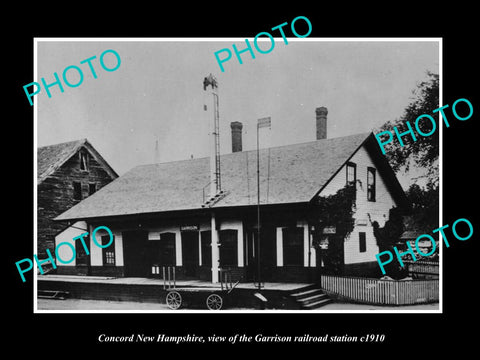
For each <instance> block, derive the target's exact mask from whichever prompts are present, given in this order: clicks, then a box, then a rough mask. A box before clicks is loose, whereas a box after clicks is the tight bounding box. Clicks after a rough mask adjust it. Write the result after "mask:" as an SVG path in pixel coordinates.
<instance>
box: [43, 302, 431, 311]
mask: <svg viewBox="0 0 480 360" xmlns="http://www.w3.org/2000/svg"><path fill="white" fill-rule="evenodd" d="M37 309H38V310H39V311H42V310H46V311H49V310H60V311H68V310H72V311H77V310H81V311H88V310H95V311H102V310H103V311H104V310H109V311H110V310H120V311H132V310H133V311H171V310H170V309H169V308H168V306H167V305H166V304H159V303H142V302H133V301H106V300H82V299H66V300H50V299H38V302H37ZM205 310H206V309H205ZM226 310H239V311H242V310H254V309H246V308H228V309H226ZM319 310H321V311H323V310H325V311H339V312H340V311H342V310H346V311H348V310H352V311H364V310H372V311H377V310H382V311H392V312H396V311H409V310H413V311H435V310H439V304H438V303H433V304H422V305H410V306H399V307H389V306H376V305H363V304H346V303H332V304H327V305H325V306H323V307H322V308H320V309H319ZM258 311H261V310H258ZM278 311H279V312H282V310H278Z"/></svg>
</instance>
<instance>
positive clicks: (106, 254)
mask: <svg viewBox="0 0 480 360" xmlns="http://www.w3.org/2000/svg"><path fill="white" fill-rule="evenodd" d="M109 242H110V235H103V236H102V246H106V245H107V244H108V243H109ZM102 257H103V265H108V266H115V236H114V237H113V241H112V243H111V244H110V245H109V246H107V247H105V248H102Z"/></svg>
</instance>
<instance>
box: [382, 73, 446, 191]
mask: <svg viewBox="0 0 480 360" xmlns="http://www.w3.org/2000/svg"><path fill="white" fill-rule="evenodd" d="M412 94H413V100H412V102H411V103H410V104H409V105H408V106H407V108H406V109H405V111H404V113H403V115H402V116H401V117H400V118H399V119H396V120H394V121H387V122H386V123H385V124H384V125H383V126H382V127H381V128H380V130H381V131H393V127H394V126H397V129H398V131H399V132H400V133H402V132H404V131H406V130H408V128H407V126H406V125H405V124H406V122H407V121H408V122H409V123H410V125H411V126H412V128H413V129H414V128H415V120H416V119H417V117H419V116H420V115H423V114H427V115H430V116H432V117H433V118H434V119H435V122H436V126H437V128H436V130H435V132H434V133H433V134H432V135H431V136H426V137H425V136H421V135H417V134H416V138H417V141H413V139H411V138H405V137H403V138H402V139H405V141H404V146H400V145H398V146H387V147H386V149H385V151H386V156H387V158H388V160H389V162H390V165H391V166H392V168H393V170H394V171H395V172H398V171H399V170H400V169H402V168H404V169H405V171H406V172H408V171H409V170H410V168H411V166H412V165H414V166H416V167H419V168H424V169H426V174H425V176H426V177H427V183H431V184H433V185H434V186H438V156H439V127H440V126H442V125H441V124H442V123H440V121H439V113H438V112H437V113H433V110H435V109H437V108H438V107H439V106H440V105H439V76H438V74H434V73H432V72H429V71H427V80H425V81H422V82H420V83H419V84H418V86H417V88H416V89H414V90H413V91H412ZM418 126H419V129H420V130H421V131H422V133H429V132H430V131H431V130H432V126H433V125H432V124H431V122H430V121H428V120H427V119H424V120H421V121H419V122H418Z"/></svg>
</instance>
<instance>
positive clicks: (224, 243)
mask: <svg viewBox="0 0 480 360" xmlns="http://www.w3.org/2000/svg"><path fill="white" fill-rule="evenodd" d="M237 233H238V231H237V230H221V231H220V266H222V267H223V266H237V236H238V235H237Z"/></svg>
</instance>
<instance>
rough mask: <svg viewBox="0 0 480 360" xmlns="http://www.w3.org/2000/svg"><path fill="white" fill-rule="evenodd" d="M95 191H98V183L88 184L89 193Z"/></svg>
mask: <svg viewBox="0 0 480 360" xmlns="http://www.w3.org/2000/svg"><path fill="white" fill-rule="evenodd" d="M95 191H97V184H95V183H92V184H88V195H89V196H90V195H92V194H93V193H95Z"/></svg>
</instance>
